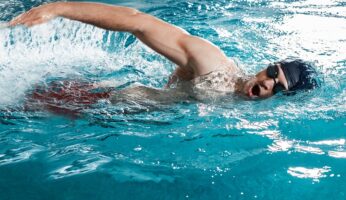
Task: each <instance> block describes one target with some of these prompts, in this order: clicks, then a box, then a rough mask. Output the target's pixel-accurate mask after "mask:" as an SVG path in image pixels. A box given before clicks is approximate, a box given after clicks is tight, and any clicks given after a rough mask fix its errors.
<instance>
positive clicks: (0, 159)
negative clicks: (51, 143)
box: [0, 145, 43, 165]
mask: <svg viewBox="0 0 346 200" xmlns="http://www.w3.org/2000/svg"><path fill="white" fill-rule="evenodd" d="M33 146H34V147H32V146H26V147H20V148H16V149H8V150H6V151H5V152H4V153H1V154H0V165H7V164H13V163H17V162H21V161H25V160H28V159H30V158H31V157H32V156H33V155H34V154H36V153H38V152H40V151H42V150H43V148H42V147H40V146H37V145H33Z"/></svg>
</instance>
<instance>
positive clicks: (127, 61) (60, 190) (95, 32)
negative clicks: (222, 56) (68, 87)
mask: <svg viewBox="0 0 346 200" xmlns="http://www.w3.org/2000/svg"><path fill="white" fill-rule="evenodd" d="M45 2H48V1H45V0H32V1H19V0H11V1H1V2H0V8H1V11H2V12H1V13H0V21H8V20H10V19H11V18H12V17H14V16H16V15H18V14H20V13H22V12H24V11H26V10H28V9H30V8H31V7H33V6H37V5H41V4H42V3H45ZM103 2H104V3H110V4H115V5H123V6H131V7H135V8H137V9H140V10H141V11H144V12H147V13H150V14H152V15H154V16H157V17H159V18H161V19H164V20H166V21H168V22H170V23H173V24H175V25H178V26H181V27H182V28H184V29H186V30H187V31H188V32H190V33H191V34H194V35H198V36H201V37H204V38H206V39H208V40H210V41H212V42H213V43H215V44H217V45H218V46H220V48H222V50H224V51H225V53H226V54H227V55H228V56H229V57H233V58H235V59H238V60H239V62H240V63H241V65H242V68H243V69H244V71H246V72H247V73H249V74H253V73H255V72H256V71H258V70H260V69H262V68H263V67H264V66H266V65H267V64H268V63H270V62H273V61H276V60H280V59H283V58H287V57H300V58H303V59H306V60H309V61H312V62H314V63H315V65H316V67H317V69H318V71H319V72H320V73H321V79H322V80H323V81H324V83H323V84H322V87H321V88H319V89H317V90H315V91H312V92H309V93H300V94H297V95H295V96H289V97H283V96H280V95H279V96H276V97H273V98H270V99H267V100H262V101H242V100H230V101H227V102H219V101H207V102H204V101H203V102H181V103H175V104H171V105H167V104H160V103H158V104H155V105H152V104H148V103H147V102H145V100H144V102H137V103H135V104H126V103H124V104H115V105H112V104H110V103H109V102H107V101H100V102H98V103H97V104H95V105H93V106H91V107H85V108H83V109H82V110H81V111H80V115H79V116H78V117H71V116H66V115H61V114H57V113H52V112H49V111H47V110H45V109H28V108H26V106H25V105H26V102H27V98H28V97H27V96H28V94H30V92H32V91H33V90H34V89H35V87H37V86H38V85H47V84H48V85H49V83H51V82H52V81H57V80H58V81H59V80H84V81H88V82H100V81H112V84H114V86H117V87H118V89H121V88H124V87H125V88H126V87H128V86H131V85H133V84H139V83H140V84H143V85H146V86H149V87H155V88H160V87H163V86H164V85H165V83H166V82H167V80H168V76H169V74H170V73H171V72H172V71H173V69H174V67H175V66H174V65H173V64H172V63H170V62H169V61H167V60H165V59H164V58H163V57H162V56H160V55H157V54H155V53H154V52H153V51H152V50H150V49H148V48H147V47H145V46H144V45H143V44H141V43H140V42H139V41H138V40H136V39H135V38H134V37H132V36H131V35H129V34H126V33H114V32H108V31H104V30H101V29H98V28H95V27H92V26H89V25H85V24H82V23H79V22H73V21H70V20H66V19H56V20H53V21H51V22H50V23H48V24H44V25H40V26H36V27H33V28H31V29H27V28H25V27H16V28H11V29H9V28H7V29H1V30H0V110H1V111H0V199H107V200H108V199H290V200H292V199H316V200H317V199H346V194H345V188H346V149H345V148H346V135H345V134H346V106H345V101H346V90H345V88H346V81H345V80H346V39H345V36H346V3H345V1H342V0H324V1H317V0H305V1H291V0H286V1H264V0H263V1H260V0H259V1H255V0H244V1H232V2H230V1H181V0H175V1H169V0H165V1H153V0H144V1H134V0H130V1H116V0H107V1H106V0H104V1H103ZM77 106H78V105H77Z"/></svg>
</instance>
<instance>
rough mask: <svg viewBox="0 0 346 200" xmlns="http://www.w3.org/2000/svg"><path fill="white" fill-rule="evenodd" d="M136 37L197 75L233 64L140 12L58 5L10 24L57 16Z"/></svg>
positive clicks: (89, 5) (28, 23)
mask: <svg viewBox="0 0 346 200" xmlns="http://www.w3.org/2000/svg"><path fill="white" fill-rule="evenodd" d="M58 16H61V17H65V18H68V19H71V20H77V21H81V22H84V23H87V24H92V25H95V26H97V27H100V28H104V29H107V30H113V31H126V32H130V33H132V34H134V35H135V36H136V37H137V38H138V39H140V40H141V41H142V42H143V43H145V44H146V45H148V46H149V47H151V48H152V49H153V50H155V51H156V52H158V53H160V54H162V55H163V56H165V57H167V58H168V59H169V60H171V61H172V62H174V63H176V64H177V65H179V66H180V67H182V68H184V69H185V71H189V72H191V73H192V74H194V75H195V76H198V75H202V74H206V73H209V72H210V71H213V70H216V69H217V68H218V67H224V66H227V65H230V61H229V60H228V59H227V57H226V56H225V55H224V53H223V52H222V51H221V50H220V49H219V48H218V47H216V46H215V45H213V44H211V43H210V42H208V41H206V40H204V39H201V38H199V37H195V36H191V35H189V34H188V33H187V32H186V31H184V30H183V29H181V28H178V27H176V26H174V25H171V24H168V23H166V22H164V21H162V20H160V19H158V18H156V17H154V16H151V15H148V14H145V13H142V12H140V11H138V10H136V9H132V8H128V7H120V6H111V5H106V4H99V3H77V2H58V3H52V4H47V5H44V6H40V7H37V8H33V9H31V10H30V11H28V12H26V13H24V14H22V15H20V16H18V17H17V18H15V19H14V20H12V21H11V22H10V23H9V24H10V25H11V26H15V25H18V24H23V25H26V26H33V25H36V24H40V23H44V22H46V21H49V20H51V19H53V18H55V17H58Z"/></svg>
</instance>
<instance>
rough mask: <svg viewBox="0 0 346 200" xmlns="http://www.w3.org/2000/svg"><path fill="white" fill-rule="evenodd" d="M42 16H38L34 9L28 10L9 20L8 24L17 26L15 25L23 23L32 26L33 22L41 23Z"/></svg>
mask: <svg viewBox="0 0 346 200" xmlns="http://www.w3.org/2000/svg"><path fill="white" fill-rule="evenodd" d="M41 18H42V17H40V13H39V12H36V11H35V8H34V9H31V10H29V11H28V12H25V13H23V14H21V15H19V16H17V17H16V18H14V19H13V20H11V21H10V22H9V23H8V25H9V26H17V25H25V26H33V25H35V24H39V23H42V22H43V21H42V20H41Z"/></svg>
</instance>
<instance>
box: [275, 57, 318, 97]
mask: <svg viewBox="0 0 346 200" xmlns="http://www.w3.org/2000/svg"><path fill="white" fill-rule="evenodd" d="M276 64H280V65H281V69H282V71H283V72H284V74H285V77H286V80H287V84H288V90H289V91H296V90H311V89H314V88H316V87H319V82H318V80H317V75H318V74H317V72H316V70H315V69H314V67H312V66H311V64H309V63H308V62H305V61H303V60H300V59H297V60H283V61H280V62H277V63H276Z"/></svg>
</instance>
